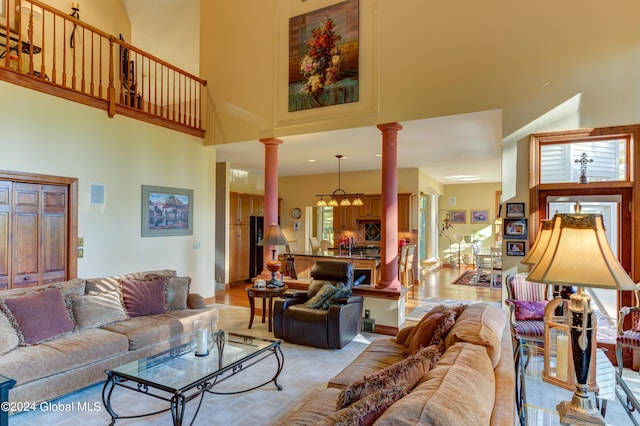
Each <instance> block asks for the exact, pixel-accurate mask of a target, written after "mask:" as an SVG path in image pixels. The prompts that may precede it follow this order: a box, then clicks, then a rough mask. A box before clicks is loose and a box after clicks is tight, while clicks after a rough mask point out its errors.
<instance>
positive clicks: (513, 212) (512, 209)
mask: <svg viewBox="0 0 640 426" xmlns="http://www.w3.org/2000/svg"><path fill="white" fill-rule="evenodd" d="M507 217H524V203H507Z"/></svg>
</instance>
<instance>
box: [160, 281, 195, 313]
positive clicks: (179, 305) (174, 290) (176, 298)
mask: <svg viewBox="0 0 640 426" xmlns="http://www.w3.org/2000/svg"><path fill="white" fill-rule="evenodd" d="M190 286H191V278H190V277H173V278H169V279H167V280H166V282H165V291H166V304H167V310H168V311H175V310H181V309H187V297H188V296H189V287H190Z"/></svg>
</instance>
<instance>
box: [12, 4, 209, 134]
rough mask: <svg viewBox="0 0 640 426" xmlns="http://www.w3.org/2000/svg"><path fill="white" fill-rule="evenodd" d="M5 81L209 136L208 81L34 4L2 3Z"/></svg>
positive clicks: (108, 110) (71, 18)
mask: <svg viewBox="0 0 640 426" xmlns="http://www.w3.org/2000/svg"><path fill="white" fill-rule="evenodd" d="M2 5H4V6H2ZM0 79H3V80H6V81H10V82H13V83H16V84H21V85H23V86H27V87H31V88H33V89H36V90H40V91H43V92H47V93H50V94H53V95H56V96H60V97H64V98H67V99H71V100H74V101H77V102H81V103H84V104H87V105H91V106H94V107H98V108H103V109H105V110H106V111H107V112H108V114H109V116H110V117H113V116H114V115H115V114H122V115H126V116H129V117H133V118H137V119H140V120H144V121H148V122H151V123H154V124H158V125H162V126H165V127H169V128H173V129H175V130H180V131H183V132H186V133H189V134H193V135H196V136H200V137H203V136H204V130H203V129H202V106H201V102H200V100H201V98H202V88H203V86H206V84H207V83H206V81H205V80H202V79H201V78H199V77H196V76H194V75H192V74H190V73H188V72H186V71H183V70H181V69H179V68H177V67H175V66H173V65H171V64H169V63H167V62H165V61H163V60H162V59H159V58H157V57H155V56H153V55H151V54H149V53H147V52H144V51H143V50H141V49H138V48H136V47H135V46H132V45H131V44H129V43H126V42H125V41H123V40H120V39H118V38H117V37H115V36H113V35H109V34H107V33H105V32H103V31H101V30H99V29H97V28H94V27H92V26H91V25H88V24H86V23H84V22H82V21H80V20H79V19H76V18H74V17H73V16H71V15H69V14H67V13H64V12H62V11H60V10H57V9H55V8H53V7H51V6H48V5H46V4H44V3H41V2H39V1H37V0H32V1H27V0H0Z"/></svg>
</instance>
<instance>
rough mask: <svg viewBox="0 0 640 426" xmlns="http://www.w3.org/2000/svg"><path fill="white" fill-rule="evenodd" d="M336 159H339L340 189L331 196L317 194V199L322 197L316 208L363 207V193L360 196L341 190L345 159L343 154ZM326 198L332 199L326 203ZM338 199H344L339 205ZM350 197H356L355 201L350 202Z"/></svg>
mask: <svg viewBox="0 0 640 426" xmlns="http://www.w3.org/2000/svg"><path fill="white" fill-rule="evenodd" d="M336 158H337V159H338V189H336V190H335V191H333V193H331V194H316V197H320V199H319V200H318V202H317V203H316V206H319V207H320V206H332V207H337V206H338V205H340V206H363V205H364V203H363V202H362V200H361V199H360V196H361V195H364V194H362V193H359V194H347V193H346V192H345V191H344V190H343V189H342V188H340V162H341V161H342V159H343V158H345V156H344V155H342V154H337V155H336ZM324 197H330V198H329V201H328V202H327V201H325V200H324ZM336 197H342V199H341V200H340V202H339V203H338V200H336ZM349 197H355V198H354V200H353V201H351V200H349Z"/></svg>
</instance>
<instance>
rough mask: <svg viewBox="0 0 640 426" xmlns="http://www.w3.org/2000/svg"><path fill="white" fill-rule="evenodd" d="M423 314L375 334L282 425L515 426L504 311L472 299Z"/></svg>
mask: <svg viewBox="0 0 640 426" xmlns="http://www.w3.org/2000/svg"><path fill="white" fill-rule="evenodd" d="M443 312H445V311H443ZM427 315H429V314H427ZM427 315H425V318H423V321H421V322H420V323H418V325H416V326H414V327H409V328H407V329H403V330H401V331H400V332H399V333H398V336H396V337H389V336H384V337H378V338H377V339H375V340H374V341H373V342H372V343H371V344H370V345H369V346H368V347H367V349H366V350H365V351H364V352H363V353H362V354H360V355H359V356H358V357H357V358H356V359H355V360H354V361H353V362H352V363H351V364H350V365H348V366H347V367H345V368H344V370H343V371H342V372H340V373H339V374H338V375H337V376H335V377H334V378H333V379H332V380H331V381H330V382H329V383H328V386H327V388H326V389H324V390H322V391H321V392H319V393H316V394H314V395H313V398H312V399H310V400H309V401H307V402H306V403H305V404H304V405H303V406H302V407H301V408H300V409H298V410H297V411H295V412H294V413H293V414H292V415H291V416H290V417H289V418H287V419H286V420H285V421H284V422H283V423H282V424H283V425H287V426H295V425H300V426H302V425H308V424H317V425H322V424H327V425H329V424H376V425H390V426H391V425H393V426H396V425H474V426H475V425H491V426H513V425H514V424H515V418H516V417H515V412H516V405H515V370H514V363H513V348H512V342H511V334H510V331H509V326H508V324H507V318H506V314H505V312H504V310H503V309H501V308H499V307H497V306H494V305H493V304H487V303H474V304H469V305H467V306H465V307H464V309H463V310H462V311H461V312H460V313H455V314H449V313H445V314H443V315H442V316H441V318H436V319H435V320H434V315H432V316H431V317H429V318H428V317H427ZM445 317H446V320H445V321H441V319H442V318H445ZM447 321H448V322H449V324H447V326H446V327H444V326H443V324H444V323H445V322H447ZM412 329H413V330H412ZM425 330H426V331H425ZM438 333H441V335H440V336H439V337H436V336H437V335H438ZM407 344H408V346H407ZM338 404H340V406H338Z"/></svg>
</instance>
